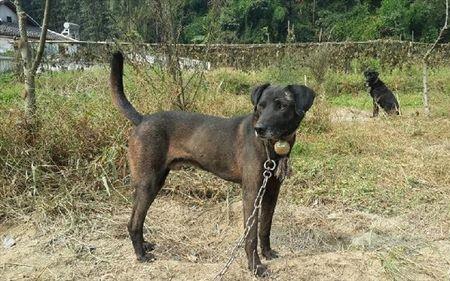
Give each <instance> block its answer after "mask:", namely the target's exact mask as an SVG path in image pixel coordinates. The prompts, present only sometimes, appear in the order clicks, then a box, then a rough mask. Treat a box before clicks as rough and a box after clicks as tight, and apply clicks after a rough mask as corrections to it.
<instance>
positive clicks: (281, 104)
mask: <svg viewBox="0 0 450 281" xmlns="http://www.w3.org/2000/svg"><path fill="white" fill-rule="evenodd" d="M275 106H276V108H277V109H278V110H285V109H286V108H287V107H288V106H287V104H285V103H281V102H277V103H276V104H275Z"/></svg>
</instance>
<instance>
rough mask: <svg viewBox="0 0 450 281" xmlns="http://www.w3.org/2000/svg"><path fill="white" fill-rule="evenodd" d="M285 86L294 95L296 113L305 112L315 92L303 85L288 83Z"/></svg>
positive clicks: (309, 106) (312, 100) (310, 104)
mask: <svg viewBox="0 0 450 281" xmlns="http://www.w3.org/2000/svg"><path fill="white" fill-rule="evenodd" d="M286 88H287V90H288V91H289V92H290V93H292V95H293V96H294V101H295V111H296V112H297V114H298V115H303V114H305V112H306V111H308V110H309V109H310V108H311V106H312V104H313V102H314V98H315V97H316V93H314V91H313V90H312V89H310V88H308V87H306V86H304V85H288V86H287V87H286Z"/></svg>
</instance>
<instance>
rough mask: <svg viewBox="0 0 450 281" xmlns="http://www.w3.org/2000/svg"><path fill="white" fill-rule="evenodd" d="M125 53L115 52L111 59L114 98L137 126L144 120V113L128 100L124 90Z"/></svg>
mask: <svg viewBox="0 0 450 281" xmlns="http://www.w3.org/2000/svg"><path fill="white" fill-rule="evenodd" d="M122 77H123V55H122V53H121V52H116V53H114V54H113V57H112V60H111V75H110V78H109V81H110V85H111V90H112V98H113V101H114V103H115V104H116V106H117V107H118V108H119V110H120V111H121V112H122V114H123V115H125V117H126V118H128V119H129V120H130V121H131V122H133V124H134V125H135V126H137V125H139V123H141V122H142V118H143V117H142V114H140V113H139V112H138V111H137V110H136V109H135V108H134V107H133V105H132V104H131V103H130V102H129V101H128V99H127V97H126V96H125V93H124V91H123V78H122Z"/></svg>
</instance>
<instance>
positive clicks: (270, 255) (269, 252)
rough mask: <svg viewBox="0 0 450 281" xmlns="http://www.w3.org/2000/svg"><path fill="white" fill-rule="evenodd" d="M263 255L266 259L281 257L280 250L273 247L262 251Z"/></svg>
mask: <svg viewBox="0 0 450 281" xmlns="http://www.w3.org/2000/svg"><path fill="white" fill-rule="evenodd" d="M262 256H263V257H264V258H265V259H266V260H273V259H276V258H278V257H279V255H278V252H277V251H275V250H272V249H269V250H267V251H262Z"/></svg>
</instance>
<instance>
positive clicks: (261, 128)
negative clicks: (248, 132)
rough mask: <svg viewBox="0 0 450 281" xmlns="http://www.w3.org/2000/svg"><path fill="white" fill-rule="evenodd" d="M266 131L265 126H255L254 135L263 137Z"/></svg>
mask: <svg viewBox="0 0 450 281" xmlns="http://www.w3.org/2000/svg"><path fill="white" fill-rule="evenodd" d="M266 131H267V127H265V126H256V127H255V132H256V135H258V136H264V134H265V133H266Z"/></svg>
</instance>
